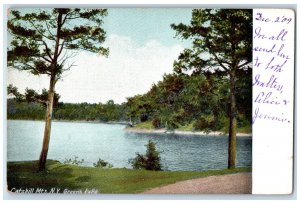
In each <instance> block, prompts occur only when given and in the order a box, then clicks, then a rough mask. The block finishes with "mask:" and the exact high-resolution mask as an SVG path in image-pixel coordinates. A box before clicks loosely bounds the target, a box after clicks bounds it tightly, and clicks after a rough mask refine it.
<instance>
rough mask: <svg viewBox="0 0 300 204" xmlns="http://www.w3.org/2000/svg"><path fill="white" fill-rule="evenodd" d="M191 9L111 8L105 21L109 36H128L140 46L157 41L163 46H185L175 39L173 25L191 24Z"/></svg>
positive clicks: (182, 42)
mask: <svg viewBox="0 0 300 204" xmlns="http://www.w3.org/2000/svg"><path fill="white" fill-rule="evenodd" d="M191 15H192V9H189V8H111V9H108V16H106V17H105V20H104V29H105V30H106V32H107V34H108V35H110V34H116V35H121V36H128V37H130V38H132V39H133V40H134V41H135V42H137V43H138V44H139V45H141V44H144V43H146V42H147V41H149V40H157V41H159V42H160V43H162V44H163V45H166V46H169V45H175V44H179V43H181V44H185V45H188V43H187V42H185V41H181V39H179V38H174V37H175V31H174V30H173V29H171V26H170V25H171V24H172V23H175V24H178V23H180V22H182V23H185V24H187V23H189V22H190V19H191Z"/></svg>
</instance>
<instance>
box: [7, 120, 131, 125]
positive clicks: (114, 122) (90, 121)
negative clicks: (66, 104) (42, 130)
mask: <svg viewBox="0 0 300 204" xmlns="http://www.w3.org/2000/svg"><path fill="white" fill-rule="evenodd" d="M7 120H21V121H40V122H44V121H45V120H35V119H11V118H9V119H7ZM52 122H66V123H99V124H113V125H114V124H116V125H127V124H128V122H126V121H107V122H104V121H100V120H57V119H52Z"/></svg>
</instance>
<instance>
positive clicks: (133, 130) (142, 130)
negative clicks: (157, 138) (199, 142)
mask: <svg viewBox="0 0 300 204" xmlns="http://www.w3.org/2000/svg"><path fill="white" fill-rule="evenodd" d="M124 130H125V131H127V132H133V133H154V134H176V135H198V136H200V135H202V136H203V135H204V136H227V134H224V133H223V132H218V131H214V132H209V133H206V132H203V131H180V130H174V131H168V130H167V129H165V128H161V129H141V128H134V127H128V128H125V129H124ZM236 136H238V137H252V133H237V134H236Z"/></svg>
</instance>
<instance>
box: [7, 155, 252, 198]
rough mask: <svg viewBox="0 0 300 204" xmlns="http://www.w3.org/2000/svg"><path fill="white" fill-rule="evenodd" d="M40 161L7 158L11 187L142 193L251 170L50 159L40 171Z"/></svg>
mask: <svg viewBox="0 0 300 204" xmlns="http://www.w3.org/2000/svg"><path fill="white" fill-rule="evenodd" d="M37 164H38V162H37V161H26V162H8V163H7V183H8V189H9V190H10V189H12V188H16V189H19V188H22V189H25V188H34V189H37V188H43V189H47V190H48V191H50V190H51V188H56V189H57V188H60V189H61V190H60V191H59V193H63V190H64V189H69V190H81V191H82V192H84V191H85V189H87V188H88V189H97V190H98V192H99V193H140V192H143V191H145V190H148V189H150V188H154V187H158V186H163V185H167V184H171V183H175V182H177V181H182V180H188V179H194V178H200V177H207V176H212V175H224V174H232V173H238V172H249V171H251V168H248V167H243V168H237V169H233V170H228V169H224V170H208V171H147V170H133V169H125V168H123V169H122V168H113V169H102V168H93V167H82V166H74V165H66V164H62V163H60V162H58V161H54V160H48V161H47V171H46V172H37V171H36V170H37Z"/></svg>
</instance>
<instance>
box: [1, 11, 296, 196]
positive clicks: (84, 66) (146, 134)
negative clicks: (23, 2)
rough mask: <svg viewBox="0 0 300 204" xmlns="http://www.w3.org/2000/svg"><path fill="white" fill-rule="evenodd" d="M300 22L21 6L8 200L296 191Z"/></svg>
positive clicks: (12, 82) (10, 67)
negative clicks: (298, 26) (297, 37)
mask: <svg viewBox="0 0 300 204" xmlns="http://www.w3.org/2000/svg"><path fill="white" fill-rule="evenodd" d="M294 15H295V14H294V12H293V10H289V9H273V10H272V9H245V8H241V9H224V8H96V7H93V8H81V7H78V8H76V7H70V8H50V7H48V8H43V7H40V8H39V7H32V8H14V7H11V8H9V9H8V10H7V31H6V32H7V73H8V74H7V97H6V99H7V102H6V103H7V135H6V140H7V146H6V148H7V163H6V165H7V191H8V193H9V194H10V196H12V197H13V196H14V195H16V194H20V193H22V194H40V193H45V194H199V195H201V194H288V193H291V192H292V183H293V181H292V179H293V172H292V170H293V107H294V104H293V84H294V81H293V78H294V21H295V18H294ZM266 129H268V134H267V135H266ZM283 137H284V138H285V139H284V140H283ZM254 142H255V145H254ZM281 147H282V149H281ZM279 149H280V151H281V154H279V153H277V152H278V151H279ZM271 154H272V155H271ZM270 155H271V157H270ZM275 157H276V158H275ZM278 162H283V164H282V163H281V165H279V164H278ZM268 171H273V172H280V173H281V175H282V177H281V178H278V179H277V180H275V181H274V180H273V177H271V176H269V174H268ZM268 176H269V177H268ZM266 186H268V188H266ZM87 196H88V195H87Z"/></svg>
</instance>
